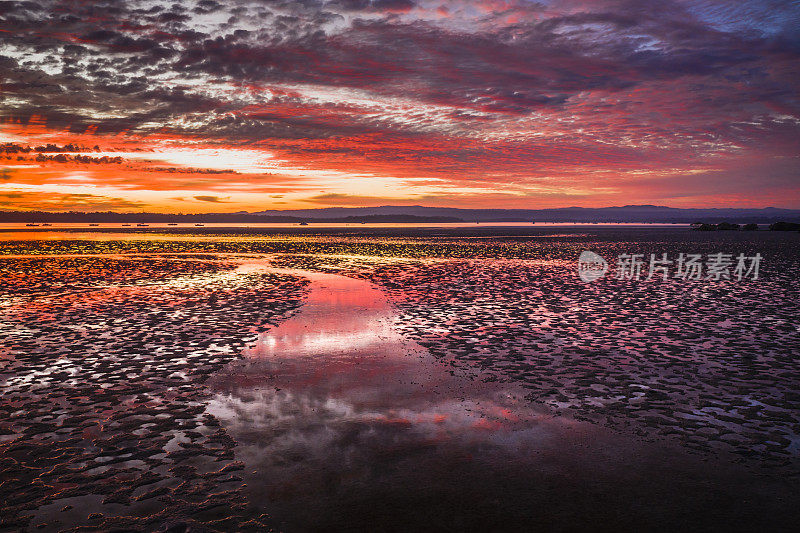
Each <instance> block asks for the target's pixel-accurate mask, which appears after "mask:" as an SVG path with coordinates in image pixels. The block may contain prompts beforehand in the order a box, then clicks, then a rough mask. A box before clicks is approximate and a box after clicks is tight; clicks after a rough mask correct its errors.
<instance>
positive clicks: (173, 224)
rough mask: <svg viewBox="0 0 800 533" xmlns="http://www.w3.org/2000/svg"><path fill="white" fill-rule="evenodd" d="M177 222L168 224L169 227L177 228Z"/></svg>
mask: <svg viewBox="0 0 800 533" xmlns="http://www.w3.org/2000/svg"><path fill="white" fill-rule="evenodd" d="M177 225H178V223H177V222H167V226H177Z"/></svg>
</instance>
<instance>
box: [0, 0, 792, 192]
mask: <svg viewBox="0 0 800 533" xmlns="http://www.w3.org/2000/svg"><path fill="white" fill-rule="evenodd" d="M4 7H5V15H4V16H3V17H2V18H0V30H1V31H2V35H3V42H4V46H3V50H2V52H0V83H2V86H3V93H4V99H3V102H2V103H0V121H3V122H4V123H5V126H0V133H1V132H2V131H5V130H6V129H14V130H15V131H16V132H17V134H18V136H19V137H20V138H19V139H17V143H18V144H19V145H22V146H29V147H36V146H47V145H48V144H53V145H54V146H55V148H60V149H61V150H55V149H54V150H45V151H42V152H30V153H19V152H14V153H11V152H4V153H3V154H2V156H3V160H2V163H3V164H4V165H6V166H8V167H11V166H12V165H18V166H19V167H20V168H16V167H15V168H14V170H13V176H12V173H8V172H6V173H3V174H0V181H2V182H9V181H16V180H21V182H24V183H32V182H37V183H40V182H42V181H45V180H61V179H72V180H75V179H77V178H75V175H76V174H74V173H72V174H69V173H67V172H66V171H67V170H69V169H74V168H77V167H79V166H80V168H81V170H82V172H83V174H82V176H83V177H82V178H81V179H92V180H102V179H105V180H106V184H108V185H113V186H115V187H120V188H126V189H130V190H147V189H148V188H150V189H152V190H159V191H160V190H165V189H168V188H172V189H176V190H177V189H190V188H191V192H189V193H185V196H186V197H187V198H190V197H192V195H194V193H196V192H197V193H200V194H197V196H196V197H195V199H197V200H198V201H206V202H208V201H210V202H214V200H200V198H201V197H208V198H218V200H217V202H221V201H220V200H219V198H221V197H220V196H216V193H218V192H220V191H225V190H226V189H225V187H226V185H227V186H228V187H229V188H230V189H231V190H233V189H236V190H239V189H241V188H242V187H243V185H242V184H243V183H248V184H253V186H252V187H253V189H254V190H255V189H259V190H261V189H265V188H270V187H272V186H273V185H274V182H275V181H277V178H275V177H274V176H272V175H267V174H266V173H262V174H258V173H255V172H244V171H243V172H242V173H241V174H242V176H236V175H234V173H232V172H226V171H224V170H220V169H219V168H216V167H213V166H212V165H208V167H209V168H208V169H201V168H194V167H191V166H188V165H187V166H178V165H174V166H173V165H170V166H164V165H161V167H162V168H160V169H157V168H155V167H156V166H157V165H155V164H145V163H143V162H141V161H139V160H132V159H130V158H126V157H123V158H122V160H117V159H114V160H113V161H110V160H108V159H103V158H104V157H108V158H114V157H117V156H115V155H114V154H113V153H112V152H114V150H115V149H116V150H118V151H120V153H122V150H123V148H124V149H129V148H130V146H132V145H136V146H141V147H142V148H143V149H146V150H153V151H158V150H160V149H167V148H174V147H175V146H194V145H202V146H203V147H214V148H217V147H219V148H225V149H229V150H233V149H248V150H262V151H263V152H264V153H265V154H268V155H269V161H271V162H276V163H275V169H274V174H275V175H279V174H280V171H281V167H280V165H284V167H285V168H286V169H294V170H296V169H299V168H301V169H307V170H309V171H314V172H317V173H319V175H320V176H321V177H320V178H319V183H316V184H314V186H313V187H311V188H313V189H314V190H320V189H321V188H323V189H324V188H325V185H326V184H325V179H331V178H330V177H329V176H331V175H339V173H347V172H351V173H357V174H359V175H367V174H368V175H376V176H383V177H390V178H394V179H401V180H402V179H404V180H407V181H406V184H407V194H408V197H417V196H415V195H418V194H428V192H429V191H427V190H426V191H423V192H420V189H419V186H418V184H419V183H421V182H422V181H421V180H427V181H425V183H426V186H433V185H431V184H439V185H436V186H438V187H440V188H441V193H442V194H444V195H447V194H451V198H453V199H456V196H455V195H454V194H453V193H452V191H453V190H454V189H456V188H458V187H470V186H473V185H475V184H476V183H479V184H480V185H481V186H482V187H485V186H487V184H491V186H492V187H494V188H496V189H497V190H498V191H500V192H502V193H503V194H504V195H517V197H520V196H519V195H520V194H521V190H524V191H527V192H530V193H532V194H533V195H532V196H531V195H524V197H525V198H532V200H530V201H531V202H534V201H535V199H536V198H537V197H536V194H537V193H536V191H545V190H546V191H551V190H553V188H558V187H561V190H562V191H563V192H564V194H566V195H569V194H571V193H570V191H572V190H576V189H580V190H599V189H601V188H603V182H605V183H606V184H608V183H613V187H610V186H609V187H605V188H606V189H609V188H613V189H615V190H617V191H618V193H617V194H618V195H619V200H617V201H616V202H617V203H635V202H636V199H637V198H643V197H644V195H645V191H646V190H647V186H648V183H649V180H650V179H651V178H652V179H655V178H654V177H658V179H666V180H667V181H668V182H669V179H671V178H665V176H675V178H674V182H673V183H674V186H675V188H676V190H677V189H678V188H680V189H681V191H682V194H683V193H688V194H692V190H694V189H696V190H697V192H698V194H700V189H701V188H702V187H701V185H700V184H699V183H698V184H692V183H685V182H684V181H683V180H682V178H680V176H686V175H694V174H698V173H701V172H714V171H715V170H714V169H723V170H722V171H723V172H725V171H727V169H735V168H736V164H737V162H738V161H741V160H742V158H744V159H747V160H748V161H749V160H752V161H758V162H760V164H762V165H763V166H765V167H769V168H774V169H776V170H775V172H778V173H779V174H780V176H781V179H783V180H789V181H790V180H791V179H792V178H793V177H794V174H793V173H792V172H791V171H790V169H788V168H786V167H783V166H781V165H779V164H778V162H779V161H782V160H785V158H787V157H791V156H793V155H796V154H797V153H798V152H800V141H798V139H800V103H798V100H797V98H796V95H797V91H798V88H799V87H798V85H800V82H799V81H798V78H797V75H796V71H797V64H798V63H799V62H800V40H798V38H797V32H796V27H797V24H798V23H800V7H798V6H796V5H795V4H794V3H791V2H756V1H754V0H745V1H742V2H737V3H735V5H734V4H732V3H730V2H724V1H723V0H697V1H692V2H686V1H683V0H659V1H656V0H597V1H593V2H583V1H579V0H558V1H555V2H547V3H543V2H542V3H539V2H530V1H526V0H503V1H499V0H481V1H478V2H462V1H457V0H442V1H441V2H414V1H411V0H371V1H370V0H333V1H320V0H301V1H297V2H287V1H285V0H238V1H236V2H221V1H215V0H203V1H201V2H194V1H192V2H189V1H188V0H174V1H170V2H160V1H156V2H151V1H147V2H145V1H136V0H132V1H130V2H100V3H97V2H71V3H61V2H50V1H43V2H22V1H20V2H16V1H11V2H5V3H4ZM51 137H58V138H59V140H58V142H57V143H56V141H55V140H53V139H51ZM37 143H40V144H37ZM98 143H100V144H102V143H105V146H104V147H103V148H104V152H103V154H102V155H98V154H96V153H94V155H93V152H95V150H94V146H95V145H96V144H98ZM68 145H69V146H71V147H70V149H67V148H68ZM89 147H92V148H89ZM39 156H41V157H39ZM20 158H21V159H20ZM78 158H80V159H78ZM279 163H280V164H279ZM27 164H33V165H35V168H22V166H23V165H27ZM93 166H94V167H96V171H91V170H88V167H93ZM57 167H58V168H61V169H63V173H64V175H65V176H66V177H64V178H61V177H59V176H60V175H59V174H57V173H56V171H55V170H54V169H55V168H57ZM226 168H228V167H226ZM137 172H138V173H139V174H138V175H137V174H136V173H137ZM190 173H191V174H192V180H191V181H190V180H189V179H188V178H189V176H181V175H182V174H190ZM270 173H271V174H272V173H273V172H272V169H271V168H270ZM692 173H694V174H692ZM101 175H102V176H105V177H104V178H101ZM70 176H71V177H70ZM325 176H328V178H326V177H325ZM12 177H13V179H12ZM195 178H196V179H195ZM337 179H338V178H337ZM752 179H753V180H755V182H756V183H758V182H759V180H761V182H762V183H763V184H764V185H767V184H768V183H772V181H770V180H771V179H772V178H769V179H768V178H767V177H763V178H759V177H758V176H754V177H753V178H752ZM736 181H737V183H740V189H739V192H740V193H744V191H745V190H750V189H745V187H748V186H749V185H748V184H745V183H744V182H742V181H740V180H738V179H737V180H736ZM300 185H302V186H305V185H308V184H307V183H305V182H303V183H302V184H300ZM300 185H297V186H298V187H299V186H300ZM337 186H338V185H337ZM654 186H655V185H654ZM281 187H284V189H285V190H284V191H272V190H271V191H270V192H278V193H281V192H285V191H290V190H292V184H282V185H281ZM658 187H659V188H660V187H662V185H658ZM668 187H669V185H667V188H668ZM762 189H763V188H762ZM333 190H336V191H338V190H340V189H333ZM756 190H758V188H757V187H756ZM205 193H208V194H205ZM174 194H177V193H173V195H174ZM180 194H184V193H180ZM223 194H224V193H223ZM333 194H339V193H338V192H335V193H333ZM542 194H543V195H544V193H542ZM703 194H706V193H703ZM759 194H766V193H765V192H763V191H762V192H761V193H759ZM357 196H364V195H362V194H360V193H359V194H357ZM504 197H505V196H504ZM131 198H134V196H131ZM541 199H542V201H547V199H546V198H545V197H544V196H542V197H541ZM294 200H295V201H297V199H296V198H295V199H294ZM328 200H330V201H334V200H335V199H328ZM339 200H341V201H343V202H344V201H348V198H340V199H339ZM531 205H532V206H534V205H535V204H531Z"/></svg>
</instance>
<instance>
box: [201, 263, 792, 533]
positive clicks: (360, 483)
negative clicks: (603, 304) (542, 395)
mask: <svg viewBox="0 0 800 533" xmlns="http://www.w3.org/2000/svg"><path fill="white" fill-rule="evenodd" d="M239 271H240V272H255V271H266V272H272V273H277V274H291V275H295V276H303V277H305V278H307V279H308V280H309V281H310V285H309V293H308V296H307V299H306V300H305V302H304V305H303V306H302V307H301V308H300V310H299V311H298V312H297V313H296V314H295V315H294V316H292V317H291V318H289V319H288V320H286V321H284V322H282V323H281V324H279V325H278V326H277V327H274V328H272V329H270V330H268V331H266V332H263V333H261V334H260V335H259V339H258V341H257V342H256V343H255V344H253V345H251V346H250V347H248V348H247V349H246V350H245V352H244V358H243V359H240V360H237V361H235V362H233V363H230V364H229V365H228V366H226V367H225V368H224V369H223V370H222V371H221V372H219V373H218V374H217V375H216V376H215V377H213V378H212V380H211V382H210V384H211V387H212V390H213V391H214V396H213V399H212V400H211V401H210V403H209V405H208V408H207V412H208V413H209V414H211V415H213V416H215V417H216V418H218V419H219V420H220V422H221V423H222V425H223V426H224V427H225V429H226V430H227V432H228V433H229V434H230V435H231V436H232V437H233V438H234V439H235V441H236V442H237V446H236V449H235V455H236V459H238V460H241V461H242V462H243V463H244V464H245V472H244V474H243V477H244V480H245V482H246V489H245V491H246V493H247V496H248V503H249V505H250V506H252V507H253V509H254V510H257V511H260V512H264V513H267V514H269V515H270V516H271V517H272V519H273V520H274V523H275V525H276V527H277V528H279V529H282V530H285V531H309V530H312V531H313V530H319V531H321V530H331V529H336V530H374V529H381V530H386V531H393V530H396V531H401V530H459V531H463V530H474V531H486V530H519V529H522V528H528V529H530V528H533V529H542V530H548V531H570V530H594V531H597V530H619V529H640V528H646V529H648V530H674V529H675V528H676V527H679V528H691V529H694V530H711V529H719V528H725V529H728V530H730V529H733V530H742V529H748V528H750V527H752V526H754V525H756V524H757V525H759V526H764V525H765V524H766V525H769V524H771V525H774V526H775V527H781V526H782V525H784V522H783V521H784V520H785V519H787V518H788V517H786V516H785V512H781V509H785V505H786V504H787V503H788V502H783V501H780V498H776V497H775V495H776V494H791V493H792V492H791V490H790V487H789V486H788V484H791V483H793V482H792V481H785V483H786V484H787V485H786V486H784V482H783V481H779V480H776V479H767V478H758V477H756V476H754V475H753V474H752V473H751V472H749V471H748V470H746V469H744V468H739V466H738V465H734V464H733V463H731V462H730V461H729V460H728V459H727V458H711V459H709V458H708V457H701V456H697V455H692V454H690V453H687V451H686V450H684V449H681V448H680V447H678V446H673V445H671V444H670V443H668V442H664V441H659V442H646V441H644V440H641V439H638V438H636V437H635V436H632V435H630V434H623V433H620V432H615V431H612V430H610V429H608V428H606V427H603V426H602V425H598V424H594V423H590V422H587V421H579V420H575V419H574V418H571V417H567V416H557V415H556V414H555V413H553V412H552V411H550V410H547V409H546V408H544V407H536V406H535V404H532V403H531V402H529V401H528V400H526V399H525V395H526V389H524V388H521V387H519V386H518V385H515V384H511V383H504V382H499V381H485V380H483V379H481V375H480V374H477V373H476V374H470V373H465V372H463V371H456V370H455V369H454V368H453V367H450V366H447V365H444V364H442V363H441V362H439V361H437V360H436V359H435V358H433V357H432V356H431V355H430V354H429V353H428V352H427V351H426V350H425V349H424V348H422V347H421V346H419V345H417V344H415V343H413V342H411V341H409V340H407V339H405V338H404V337H403V336H402V335H400V333H399V332H398V330H397V329H396V325H397V320H398V314H397V312H396V310H395V308H394V307H393V306H392V305H391V303H390V302H389V300H388V299H387V297H386V296H385V294H384V293H383V292H382V291H381V290H380V289H379V288H377V287H376V286H375V285H373V284H371V283H370V282H368V281H365V280H361V279H355V278H349V277H344V276H340V275H334V274H324V273H318V272H312V271H305V270H299V269H277V268H270V267H269V264H268V263H265V262H263V261H256V262H250V263H245V264H244V265H242V266H241V267H240V269H239Z"/></svg>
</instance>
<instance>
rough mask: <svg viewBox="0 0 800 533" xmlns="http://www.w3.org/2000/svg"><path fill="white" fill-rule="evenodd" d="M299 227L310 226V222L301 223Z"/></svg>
mask: <svg viewBox="0 0 800 533" xmlns="http://www.w3.org/2000/svg"><path fill="white" fill-rule="evenodd" d="M298 226H308V222H301V223H300V224H298Z"/></svg>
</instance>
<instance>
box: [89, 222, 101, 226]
mask: <svg viewBox="0 0 800 533" xmlns="http://www.w3.org/2000/svg"><path fill="white" fill-rule="evenodd" d="M89 225H90V226H99V225H100V224H95V223H92V224H89Z"/></svg>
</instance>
